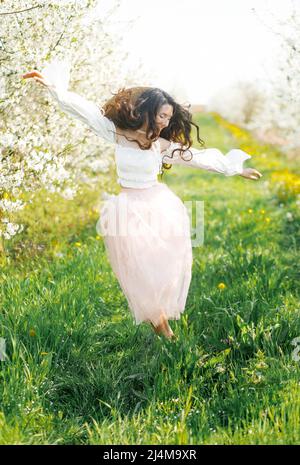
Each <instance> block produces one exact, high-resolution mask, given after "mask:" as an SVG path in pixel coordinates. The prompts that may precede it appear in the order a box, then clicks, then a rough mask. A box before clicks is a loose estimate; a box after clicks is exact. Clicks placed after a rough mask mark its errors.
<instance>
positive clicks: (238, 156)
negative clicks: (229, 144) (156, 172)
mask: <svg viewBox="0 0 300 465" xmlns="http://www.w3.org/2000/svg"><path fill="white" fill-rule="evenodd" d="M178 148H182V146H181V144H179V143H175V142H169V141H168V147H167V148H165V150H163V151H162V152H161V156H162V162H163V163H168V164H171V165H172V164H178V165H186V166H191V167H195V168H201V169H204V170H207V171H213V172H216V173H221V174H224V175H225V176H234V175H237V174H238V175H240V176H243V177H245V178H249V179H259V178H260V177H261V176H262V174H261V173H260V172H259V171H257V170H256V169H254V168H244V166H243V165H244V162H245V161H246V160H248V159H250V158H251V155H249V154H247V153H246V152H244V151H243V150H240V149H232V150H230V151H229V152H227V153H226V154H225V155H224V154H223V153H222V152H221V150H219V149H216V148H208V149H195V148H193V147H191V148H190V149H189V151H190V152H191V153H192V155H191V153H189V152H188V151H187V152H184V153H183V155H182V156H183V158H184V159H183V158H182V157H181V156H180V152H179V150H177V151H176V152H174V154H173V156H172V151H173V150H174V149H178Z"/></svg>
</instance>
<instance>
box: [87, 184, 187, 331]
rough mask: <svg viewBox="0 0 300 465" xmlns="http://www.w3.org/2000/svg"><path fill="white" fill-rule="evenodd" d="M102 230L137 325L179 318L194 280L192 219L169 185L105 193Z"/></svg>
mask: <svg viewBox="0 0 300 465" xmlns="http://www.w3.org/2000/svg"><path fill="white" fill-rule="evenodd" d="M96 228H97V232H98V234H99V235H101V236H102V237H103V240H104V244H105V249H106V252H107V254H108V258H109V261H110V264H111V267H112V270H113V272H114V274H115V276H116V277H117V280H118V282H119V284H120V287H121V289H122V291H123V292H124V294H125V296H126V299H127V302H128V306H129V309H130V311H131V313H132V315H133V317H134V319H135V324H136V325H138V324H140V323H142V322H144V321H147V322H152V323H153V324H154V325H157V324H159V323H160V321H161V316H162V315H163V316H164V317H167V318H168V319H176V320H178V319H179V318H180V314H181V313H182V312H183V311H184V308H185V303H186V298H187V294H188V290H189V286H190V281H191V271H192V261H193V256H192V244H191V236H190V219H189V215H188V212H187V209H186V207H185V205H184V204H183V202H182V201H181V199H180V198H179V197H177V195H175V194H174V192H173V191H172V190H170V189H169V187H168V186H167V185H166V184H163V183H161V182H160V183H158V184H156V185H154V186H152V187H149V188H145V189H133V188H124V187H122V189H121V192H120V193H119V194H117V195H114V194H106V196H105V200H104V201H103V204H102V205H101V209H100V218H99V221H98V223H97V226H96Z"/></svg>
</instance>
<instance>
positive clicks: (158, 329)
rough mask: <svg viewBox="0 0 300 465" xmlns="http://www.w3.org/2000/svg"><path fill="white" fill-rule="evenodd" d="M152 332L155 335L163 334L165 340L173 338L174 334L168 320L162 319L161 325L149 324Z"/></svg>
mask: <svg viewBox="0 0 300 465" xmlns="http://www.w3.org/2000/svg"><path fill="white" fill-rule="evenodd" d="M151 325H152V327H153V329H154V331H155V333H156V334H161V333H162V334H163V335H164V336H165V337H166V338H167V339H172V338H175V334H174V333H173V331H172V329H171V327H170V325H169V323H168V320H166V319H163V321H162V323H160V324H159V325H157V326H155V325H154V324H153V323H151Z"/></svg>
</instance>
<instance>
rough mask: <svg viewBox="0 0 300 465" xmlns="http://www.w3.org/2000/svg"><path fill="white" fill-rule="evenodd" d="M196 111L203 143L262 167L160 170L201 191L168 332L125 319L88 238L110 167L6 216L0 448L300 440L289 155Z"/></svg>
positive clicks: (293, 184)
mask: <svg viewBox="0 0 300 465" xmlns="http://www.w3.org/2000/svg"><path fill="white" fill-rule="evenodd" d="M198 122H199V123H200V125H201V128H202V133H201V136H202V137H203V138H204V139H205V142H206V145H207V147H218V148H220V149H221V150H222V151H223V152H226V151H227V150H229V149H231V148H242V149H244V150H246V151H248V152H249V153H250V154H252V155H253V157H252V159H251V160H250V161H248V162H247V166H251V167H255V168H256V169H258V170H260V171H261V172H262V174H263V177H262V178H261V180H260V181H251V180H247V179H244V178H241V177H239V176H235V177H225V176H222V175H219V174H215V173H210V172H207V171H203V170H197V169H195V168H187V167H182V166H174V167H173V168H172V169H171V170H170V172H168V173H167V174H166V175H165V177H164V182H166V183H167V184H168V185H169V187H170V188H171V189H172V190H173V191H174V192H175V193H176V194H177V195H178V196H179V197H180V198H181V199H182V200H192V199H193V200H204V202H205V203H204V205H205V207H204V208H205V238H204V244H203V246H200V247H195V248H193V256H194V263H193V277H192V282H191V287H190V291H189V295H188V300H187V305H186V310H185V312H184V314H183V316H182V318H181V319H180V320H179V321H176V322H174V321H173V322H171V326H172V329H173V330H174V332H175V333H176V334H177V336H178V339H177V340H176V341H175V342H170V341H167V340H166V339H163V338H159V337H157V336H156V335H155V334H154V332H153V330H152V329H151V327H150V326H149V325H146V324H142V325H140V326H138V327H137V326H135V324H134V321H133V318H132V316H131V314H130V311H129V309H128V306H127V302H126V300H125V297H124V295H123V294H122V292H121V289H120V287H119V285H118V282H117V281H116V278H115V277H114V275H113V272H112V270H111V268H110V265H109V262H108V259H107V257H106V254H105V249H104V244H103V242H102V239H101V238H100V237H99V236H97V232H96V229H95V225H96V222H97V219H98V199H99V196H100V194H101V191H102V190H103V189H106V190H107V187H108V182H109V183H110V186H111V190H113V191H114V192H118V191H119V186H118V185H117V184H116V183H115V182H114V181H112V180H111V177H109V176H108V175H106V176H105V177H104V178H103V182H100V183H99V185H98V186H97V187H96V188H95V187H93V188H91V187H90V188H88V187H87V186H82V188H81V190H80V192H79V193H78V195H77V196H76V198H75V199H73V200H71V201H70V200H69V201H68V200H64V199H61V198H60V197H59V196H57V195H55V194H49V193H48V192H43V191H41V192H40V193H39V195H37V196H36V199H35V201H34V202H33V203H31V204H30V205H29V206H28V207H26V208H25V209H24V210H23V211H22V212H20V213H19V215H20V219H21V222H22V223H23V224H25V225H26V227H25V229H24V232H23V233H22V234H21V235H19V236H16V237H15V238H14V239H13V240H12V241H9V242H8V241H6V244H5V247H6V255H3V254H2V256H1V267H0V284H1V291H0V310H1V312H0V319H1V320H0V325H1V329H0V337H2V338H4V339H5V341H6V352H7V358H6V359H5V360H2V361H0V396H1V404H0V443H1V444H299V443H300V428H299V419H300V360H299V361H298V360H297V357H295V350H296V349H295V347H294V346H293V345H292V341H293V339H294V338H296V337H299V336H300V318H299V317H300V305H299V288H298V282H299V172H297V170H296V162H295V161H291V160H290V161H288V162H287V160H286V159H285V157H284V156H283V155H282V154H281V153H280V152H279V151H278V150H277V149H276V148H275V147H272V146H267V145H262V144H260V143H259V142H258V141H255V140H253V139H252V138H251V136H250V135H249V134H247V133H246V132H245V131H243V130H241V129H240V128H237V127H236V126H234V125H231V124H229V123H228V122H226V121H224V120H222V119H221V118H220V117H219V116H218V115H214V114H207V115H205V114H201V115H199V116H198ZM114 174H115V173H114V172H112V173H110V176H112V175H114ZM114 179H115V178H114ZM297 195H298V203H297ZM299 345H300V343H299ZM293 351H294V352H293ZM293 353H294V356H293Z"/></svg>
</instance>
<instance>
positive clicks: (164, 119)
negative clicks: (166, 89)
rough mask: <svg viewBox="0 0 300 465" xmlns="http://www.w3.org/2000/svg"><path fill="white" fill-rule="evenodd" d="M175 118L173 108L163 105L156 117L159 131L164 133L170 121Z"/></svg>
mask: <svg viewBox="0 0 300 465" xmlns="http://www.w3.org/2000/svg"><path fill="white" fill-rule="evenodd" d="M172 116H173V107H172V105H169V104H168V103H166V104H164V105H162V106H161V107H160V108H159V110H158V112H157V115H156V118H155V122H156V124H157V126H158V127H159V130H160V131H162V130H163V129H164V128H166V127H167V126H168V125H169V122H170V119H171V118H172Z"/></svg>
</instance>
